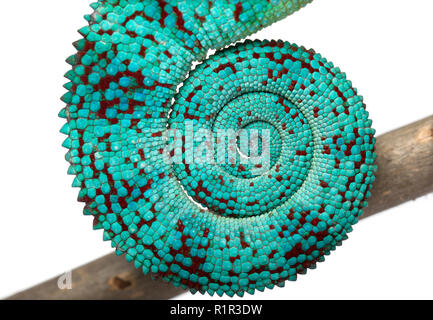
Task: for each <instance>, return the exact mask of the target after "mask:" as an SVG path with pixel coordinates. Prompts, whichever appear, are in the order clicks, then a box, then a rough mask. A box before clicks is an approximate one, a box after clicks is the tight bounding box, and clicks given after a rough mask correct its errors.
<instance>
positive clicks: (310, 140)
mask: <svg viewBox="0 0 433 320" xmlns="http://www.w3.org/2000/svg"><path fill="white" fill-rule="evenodd" d="M308 2H310V1H308V0H307V1H301V0H298V1H295V0H292V1H290V0H286V1H281V0H267V1H266V0H248V1H241V0H213V1H191V0H188V1H186V0H185V1H174V0H145V1H138V0H129V1H126V0H107V1H99V2H98V3H94V4H92V8H93V9H94V10H95V11H94V13H93V14H92V15H89V16H86V19H87V20H88V22H89V26H86V27H84V28H82V29H81V30H80V33H81V34H82V35H83V39H81V40H79V41H77V42H76V43H75V44H74V45H75V47H76V48H77V50H78V53H77V54H75V55H73V56H71V57H70V58H68V59H67V61H68V62H69V63H70V64H71V65H72V69H71V70H70V71H68V72H67V73H66V78H68V79H69V80H70V82H69V83H67V84H66V85H65V87H66V88H67V89H68V92H67V93H66V94H65V95H64V96H63V98H62V99H63V101H65V102H66V103H67V106H66V107H65V108H64V109H63V110H62V111H61V113H60V116H61V117H63V118H65V119H67V123H66V124H65V125H64V126H63V128H62V130H61V132H62V133H64V134H66V135H67V136H68V137H67V138H66V140H65V142H64V144H63V145H64V146H65V147H66V148H68V149H69V152H68V153H67V155H66V159H67V160H68V161H69V162H70V163H71V166H70V169H69V173H70V174H74V175H76V178H75V180H74V183H73V186H75V187H80V188H81V189H80V192H79V201H83V202H85V204H86V205H85V209H84V213H85V214H86V215H92V216H94V228H95V229H104V240H111V242H112V246H113V247H115V248H116V252H117V253H118V254H125V256H126V259H127V260H128V261H133V262H134V264H135V266H136V267H137V268H141V269H142V270H143V272H144V273H153V274H156V275H157V276H159V277H162V278H163V279H165V280H167V281H170V282H172V283H173V284H174V285H176V286H179V285H180V286H182V287H184V288H189V289H191V291H192V292H196V291H199V292H202V293H204V292H209V293H210V294H214V293H217V294H219V295H222V294H224V293H226V294H228V295H230V296H232V295H234V294H238V295H243V294H244V292H249V293H254V291H255V289H258V290H263V289H264V288H265V287H268V288H273V287H274V285H278V286H283V285H284V282H285V281H286V280H295V279H296V276H297V274H299V273H305V272H306V270H307V269H308V268H314V267H315V265H316V263H317V262H319V261H323V260H324V255H327V254H329V253H330V251H331V250H333V249H334V248H335V247H336V246H337V245H339V244H340V243H341V242H342V241H343V240H344V239H345V238H347V233H348V232H350V231H351V230H352V229H351V225H352V224H354V223H356V222H357V218H358V216H359V215H360V214H361V213H362V208H363V207H364V206H365V205H366V199H367V198H368V197H369V189H370V186H371V183H372V182H373V180H374V175H373V173H374V170H375V166H374V158H375V154H374V142H375V139H374V137H373V135H374V130H373V129H372V128H371V121H370V120H369V119H368V113H367V111H366V110H365V106H364V104H363V102H362V98H361V97H360V96H358V95H357V92H356V90H355V89H354V88H352V85H351V82H350V81H348V80H347V79H346V76H345V74H344V73H342V72H340V70H339V69H338V68H336V67H334V66H333V64H332V63H330V62H328V61H327V60H326V59H324V58H323V57H322V56H321V55H320V54H317V53H315V52H314V51H312V50H305V49H304V48H303V47H298V46H296V45H293V44H290V43H287V42H281V41H262V42H260V41H254V42H252V41H246V42H244V43H241V44H237V45H234V46H231V47H228V48H226V49H223V50H220V51H217V52H216V54H214V55H213V56H211V57H210V58H208V59H206V60H204V62H203V63H202V64H200V65H198V66H197V68H195V69H194V70H191V69H192V67H191V66H192V63H193V62H194V61H197V60H203V59H205V57H206V54H207V52H208V50H209V49H210V48H214V49H220V48H224V47H225V46H227V45H230V44H232V43H234V42H236V41H238V40H241V39H243V38H245V37H246V36H247V35H249V34H252V33H254V32H256V31H257V30H259V29H261V28H263V27H265V26H268V25H270V24H271V23H273V22H275V21H277V20H280V19H282V18H283V17H285V16H287V15H289V14H291V13H292V12H294V11H296V10H298V9H299V8H301V7H302V6H304V5H305V4H307V3H308ZM188 73H189V76H188V77H187V75H188ZM182 82H184V83H183V85H182V86H181V87H180V89H179V90H178V86H179V85H180V84H182ZM188 126H190V127H191V128H192V129H191V130H192V132H193V137H194V136H195V134H196V133H197V132H198V131H199V130H207V131H206V132H207V135H205V136H206V137H207V138H206V144H207V145H209V144H210V145H213V143H214V142H218V139H220V138H218V132H219V131H221V130H226V131H225V132H226V133H227V132H228V130H231V132H240V130H246V129H248V130H250V131H251V132H253V131H254V132H256V140H257V141H258V143H257V144H258V146H259V149H260V150H261V151H260V152H261V154H264V153H265V152H264V151H265V150H267V152H268V154H269V159H268V160H269V161H268V162H267V163H266V166H264V165H263V162H260V163H253V162H248V163H244V162H242V161H241V160H242V159H244V160H245V158H246V159H247V160H248V159H249V158H254V157H252V155H251V154H250V153H248V150H247V152H246V153H242V150H244V149H242V148H241V147H242V145H241V144H242V142H239V141H241V140H242V139H240V138H238V137H239V136H236V138H235V140H236V141H237V142H236V143H235V148H234V154H235V157H234V158H229V157H225V156H224V157H223V158H222V160H224V161H223V162H221V161H214V160H215V159H217V157H216V156H215V154H214V153H211V156H210V157H209V156H208V154H206V155H207V158H206V159H205V160H206V161H201V162H200V161H192V162H191V161H188V158H190V157H191V154H189V153H190V150H195V149H194V148H197V147H198V145H197V143H196V142H194V141H193V142H188V141H186V140H188V134H187V131H188V130H190V129H189V128H188ZM173 132H175V134H174V135H173V134H171V135H170V134H168V133H173ZM209 132H210V133H211V134H210V135H209ZM178 133H180V134H181V135H182V138H180V139H179V137H178V136H177V134H178ZM213 134H215V136H214V135H213ZM209 136H210V138H209ZM215 137H217V138H215ZM265 137H269V139H268V142H266V141H267V140H266V139H265ZM229 140H230V139H229ZM219 142H221V140H219ZM226 143H227V144H228V142H226V140H225V138H224V142H223V143H222V144H223V146H226ZM169 145H172V146H175V147H176V146H179V148H180V149H179V148H177V149H176V148H175V147H169ZM179 150H180V152H178V151H179ZM231 150H232V151H233V148H232V149H231ZM215 153H216V152H215ZM167 155H169V157H168V156H167ZM167 158H170V159H171V161H167ZM241 158H242V159H241ZM193 159H195V157H193ZM176 160H177V161H176ZM220 160H221V159H220ZM226 160H227V161H226ZM231 160H233V161H231Z"/></svg>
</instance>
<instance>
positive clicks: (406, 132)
mask: <svg viewBox="0 0 433 320" xmlns="http://www.w3.org/2000/svg"><path fill="white" fill-rule="evenodd" d="M376 151H377V154H378V158H377V165H378V168H379V169H378V172H377V175H376V177H377V179H376V181H375V182H374V185H373V189H372V197H371V198H370V200H369V207H368V208H366V210H365V213H364V215H363V218H364V217H368V216H371V215H373V214H375V213H378V212H380V211H383V210H386V209H389V208H392V207H394V206H397V205H399V204H401V203H404V202H406V201H410V200H413V199H416V198H418V197H420V196H423V195H425V194H427V193H430V192H433V116H431V117H428V118H426V119H423V120H420V121H418V122H415V123H413V124H410V125H408V126H406V127H403V128H400V129H397V130H394V131H392V132H389V133H387V134H384V135H382V136H380V137H379V138H378V139H377V144H376ZM57 282H58V278H54V279H52V280H49V281H47V282H45V283H42V284H40V285H38V286H36V287H34V288H31V289H28V290H26V291H23V292H21V293H18V294H16V295H14V296H12V297H10V298H9V299H170V298H173V297H175V296H177V295H179V294H181V293H183V292H184V291H183V290H182V289H179V288H175V287H174V286H172V285H171V284H167V283H165V282H162V281H154V280H151V278H150V276H144V275H143V274H142V272H141V270H136V269H135V268H134V266H133V265H132V264H129V263H127V262H126V261H125V259H124V258H121V257H116V256H115V255H114V254H110V255H107V256H105V257H103V258H100V259H98V260H96V261H93V262H91V263H89V264H87V265H84V266H82V267H79V268H77V269H75V270H73V271H72V289H71V290H60V289H59V288H58V284H57Z"/></svg>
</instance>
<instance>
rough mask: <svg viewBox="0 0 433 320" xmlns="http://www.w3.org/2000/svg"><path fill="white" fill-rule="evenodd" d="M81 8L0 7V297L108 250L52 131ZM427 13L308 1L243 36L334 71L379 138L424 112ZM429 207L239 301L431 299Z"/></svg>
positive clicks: (425, 1) (429, 46)
mask: <svg viewBox="0 0 433 320" xmlns="http://www.w3.org/2000/svg"><path fill="white" fill-rule="evenodd" d="M89 3H90V1H88V0H61V1H59V0H51V1H48V0H38V1H34V0H26V1H25V0H21V1H2V4H1V9H0V30H1V31H0V36H1V39H0V49H1V50H0V74H1V77H0V93H1V100H0V105H1V115H0V143H1V149H0V150H1V151H0V152H1V157H0V181H1V183H0V200H1V201H0V215H1V216H0V249H1V252H0V254H1V256H0V297H5V296H7V295H10V294H12V293H14V292H16V291H18V290H21V289H25V288H26V287H28V286H31V285H35V284H37V283H39V282H41V281H43V280H46V279H49V278H51V277H53V276H55V275H57V274H60V273H63V272H64V271H66V270H69V269H71V268H73V267H76V266H79V265H82V264H84V263H86V262H88V261H91V260H93V259H95V258H98V257H100V256H103V255H105V254H107V253H110V252H112V250H111V248H110V245H109V244H108V243H105V242H103V241H102V233H101V232H100V231H93V230H92V227H91V226H92V221H91V218H88V217H84V216H82V214H81V211H82V207H83V205H82V204H80V203H78V202H77V201H76V197H77V189H73V188H71V187H70V185H71V183H72V177H71V176H68V175H66V170H67V167H68V165H67V163H66V161H65V160H64V158H63V155H64V154H65V152H66V151H65V149H63V148H62V147H61V143H62V141H63V140H64V136H63V135H61V134H60V133H58V130H59V129H60V127H61V126H62V124H63V120H62V119H58V118H57V113H58V111H59V110H60V109H61V108H62V107H63V103H62V102H61V101H60V100H59V97H60V96H61V95H62V94H63V93H64V92H65V90H64V89H63V88H62V84H63V83H64V82H65V79H64V78H63V77H62V75H63V74H64V73H65V72H66V71H67V70H68V65H67V64H66V63H65V62H64V59H65V58H66V57H67V56H68V55H70V54H72V53H74V48H73V47H72V46H71V43H72V42H73V41H74V40H77V39H78V38H79V34H78V33H77V32H76V31H75V30H77V29H78V28H79V27H81V26H83V25H84V24H85V21H84V20H83V19H82V16H83V15H84V14H86V13H90V12H91V9H90V8H89V7H88V4H89ZM432 12H433V1H431V0H412V1H407V0H406V1H403V0H380V1H377V0H315V1H313V3H312V4H310V5H309V6H307V7H306V8H304V9H302V10H301V11H299V12H297V13H295V14H294V15H293V16H291V17H288V18H286V19H285V20H283V21H281V22H278V23H276V24H274V25H273V26H271V27H269V28H268V29H266V30H264V31H262V32H260V33H259V34H257V35H256V36H254V37H253V38H260V39H262V38H268V39H283V40H286V41H290V42H296V43H298V44H302V45H304V46H306V47H311V48H314V49H315V50H316V51H317V52H320V53H322V54H323V55H324V56H325V57H327V58H328V59H329V60H331V61H333V62H334V63H335V64H336V65H338V66H340V67H341V69H342V70H343V71H345V72H346V73H347V74H348V77H349V79H351V80H352V81H353V83H354V85H355V86H356V87H357V88H358V89H359V93H360V94H362V95H363V96H364V98H365V102H366V103H367V107H368V110H369V111H370V115H371V118H372V119H373V120H374V127H375V128H376V129H377V132H378V134H381V133H384V132H386V131H388V130H391V129H393V128H397V127H399V126H402V125H405V124H408V123H410V122H412V121H415V120H417V119H421V118H423V117H426V116H428V115H430V114H432V113H433V108H432V107H433V102H432V97H431V96H432V85H433V81H432V78H431V77H432V75H433V58H432V54H433V37H432V31H433V19H432ZM432 205H433V196H432V195H430V196H426V197H424V198H421V199H418V200H417V201H415V202H411V203H407V204H405V205H402V206H400V207H398V208H395V209H392V210H389V211H387V212H383V213H381V214H379V215H377V216H375V217H373V218H369V219H366V220H364V221H361V222H360V223H359V224H358V225H356V226H355V231H354V232H353V233H352V234H351V235H350V238H349V240H347V241H346V242H345V243H344V245H343V246H342V247H340V248H338V249H337V251H336V252H334V253H333V254H332V255H331V256H330V257H328V258H327V261H326V262H325V263H322V264H319V266H318V269H317V270H313V271H309V272H308V274H307V275H306V276H301V277H300V278H299V280H298V281H297V282H295V283H293V282H291V283H287V285H286V287H285V288H284V289H274V290H272V291H270V290H266V291H265V292H264V293H257V294H256V295H255V296H253V297H251V296H248V297H249V298H259V299H298V298H329V299H334V298H372V299H375V298H433V272H432V268H433V250H432V247H431V245H432V239H433V236H432V234H433V214H432V213H433V212H432ZM119 259H123V258H119ZM180 298H186V299H188V298H192V299H197V298H207V296H204V297H201V296H199V295H195V296H192V295H190V294H185V295H182V296H181V297H180Z"/></svg>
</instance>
